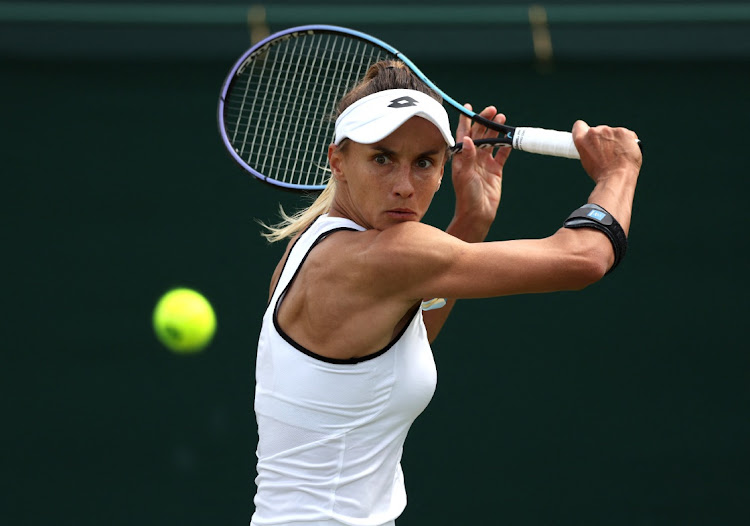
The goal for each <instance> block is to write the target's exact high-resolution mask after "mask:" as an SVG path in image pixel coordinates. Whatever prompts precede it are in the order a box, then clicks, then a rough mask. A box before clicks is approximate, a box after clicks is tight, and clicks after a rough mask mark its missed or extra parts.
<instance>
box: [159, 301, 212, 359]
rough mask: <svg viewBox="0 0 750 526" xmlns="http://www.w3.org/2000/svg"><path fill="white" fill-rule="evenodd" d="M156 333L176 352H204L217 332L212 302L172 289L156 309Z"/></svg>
mask: <svg viewBox="0 0 750 526" xmlns="http://www.w3.org/2000/svg"><path fill="white" fill-rule="evenodd" d="M153 322H154V331H155V332H156V336H157V338H158V339H159V341H161V342H162V343H163V344H164V345H165V346H166V347H167V348H168V349H170V350H172V351H174V352H176V353H186V354H187V353H194V352H198V351H201V350H203V349H204V348H205V347H206V346H207V345H208V344H209V343H211V339H212V338H213V337H214V333H215V332H216V315H215V314H214V309H213V307H211V304H210V303H209V302H208V300H207V299H206V298H205V297H203V295H202V294H200V293H199V292H196V291H195V290H192V289H187V288H177V289H172V290H170V291H169V292H167V293H166V294H164V295H163V296H162V297H161V299H159V301H158V303H157V304H156V308H154V316H153Z"/></svg>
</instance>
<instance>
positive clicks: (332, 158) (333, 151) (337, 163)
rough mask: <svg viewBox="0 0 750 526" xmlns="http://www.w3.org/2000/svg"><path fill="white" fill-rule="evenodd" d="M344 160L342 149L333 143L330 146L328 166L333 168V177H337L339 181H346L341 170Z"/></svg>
mask: <svg viewBox="0 0 750 526" xmlns="http://www.w3.org/2000/svg"><path fill="white" fill-rule="evenodd" d="M343 160H344V155H343V152H342V151H341V148H339V147H338V146H336V145H335V144H333V143H331V144H329V145H328V165H329V166H330V167H331V176H332V177H335V178H336V180H337V181H343V180H344V172H343V170H342V169H341V165H342V163H343Z"/></svg>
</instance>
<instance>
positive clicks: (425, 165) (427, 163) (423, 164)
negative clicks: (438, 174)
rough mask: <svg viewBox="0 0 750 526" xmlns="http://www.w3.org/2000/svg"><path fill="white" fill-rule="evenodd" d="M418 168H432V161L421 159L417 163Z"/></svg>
mask: <svg viewBox="0 0 750 526" xmlns="http://www.w3.org/2000/svg"><path fill="white" fill-rule="evenodd" d="M417 166H418V167H419V168H429V167H431V166H432V161H431V160H430V159H420V160H418V161H417Z"/></svg>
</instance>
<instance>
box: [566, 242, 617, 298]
mask: <svg viewBox="0 0 750 526" xmlns="http://www.w3.org/2000/svg"><path fill="white" fill-rule="evenodd" d="M612 263H613V262H612V257H611V254H608V253H606V252H604V251H601V250H591V251H587V252H586V253H584V254H580V255H579V256H578V257H576V262H575V264H573V265H572V269H571V270H572V272H571V274H572V285H573V286H572V287H571V289H572V290H582V289H585V288H586V287H588V286H589V285H593V284H594V283H596V282H598V281H599V280H601V279H602V278H603V277H604V276H605V275H606V274H607V272H609V269H610V267H611V265H612Z"/></svg>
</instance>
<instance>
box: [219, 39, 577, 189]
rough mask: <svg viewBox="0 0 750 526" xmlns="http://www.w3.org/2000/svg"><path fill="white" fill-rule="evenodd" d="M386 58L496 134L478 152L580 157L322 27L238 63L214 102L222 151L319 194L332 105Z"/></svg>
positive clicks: (256, 49)
mask: <svg viewBox="0 0 750 526" xmlns="http://www.w3.org/2000/svg"><path fill="white" fill-rule="evenodd" d="M386 59H392V60H400V61H402V62H403V63H405V64H406V65H407V66H408V67H409V68H410V69H411V70H412V72H414V74H415V75H416V76H417V77H419V78H420V79H421V80H422V81H423V82H424V83H425V84H426V85H428V86H429V87H430V88H432V89H433V90H435V92H437V93H438V94H439V95H440V96H442V98H443V100H444V101H445V102H446V103H447V104H448V105H449V106H451V107H453V108H454V109H456V110H457V111H459V112H460V113H462V114H463V115H466V116H467V117H470V118H471V120H472V121H474V122H477V123H480V124H482V125H484V126H486V127H487V128H490V129H492V130H495V131H498V132H499V133H500V136H499V137H497V138H496V139H482V140H477V141H475V143H476V144H477V146H480V147H487V146H497V145H500V146H511V147H513V148H515V149H517V150H523V151H526V152H533V153H539V154H544V155H553V156H558V157H568V158H576V159H577V158H579V156H578V151H577V150H576V147H575V145H574V144H573V136H572V134H571V133H569V132H560V131H554V130H545V129H541V128H529V127H517V128H514V127H512V126H506V125H502V124H498V123H496V122H492V121H490V120H488V119H485V118H483V117H481V116H480V115H478V114H477V113H475V112H473V111H471V110H468V109H466V108H464V107H463V105H461V104H459V103H458V102H456V101H455V100H454V99H452V98H451V97H449V96H448V95H446V94H445V93H444V92H443V91H441V90H440V89H439V88H438V87H437V86H436V85H435V84H433V83H432V82H431V81H430V80H429V79H428V78H427V77H426V76H425V75H424V74H423V73H422V72H421V71H420V70H419V68H417V66H416V65H414V63H413V62H412V61H411V60H409V59H408V58H406V57H405V56H404V55H403V54H402V53H400V52H399V51H398V50H396V49H395V48H394V47H392V46H390V45H388V44H386V43H385V42H383V41H381V40H378V39H377V38H375V37H372V36H370V35H367V34H365V33H361V32H359V31H354V30H351V29H346V28H343V27H336V26H327V25H308V26H299V27H293V28H290V29H286V30H284V31H281V32H279V33H275V34H273V35H271V36H269V37H268V38H266V39H265V40H262V41H261V42H258V43H257V44H255V45H254V46H253V47H251V48H250V49H248V50H247V51H246V52H245V54H244V55H242V57H240V59H239V60H238V61H237V62H236V63H235V64H234V66H233V67H232V69H231V71H230V72H229V75H228V76H227V78H226V80H225V82H224V85H223V86H222V89H221V96H220V98H219V108H218V119H219V130H220V133H221V137H222V139H223V142H224V145H225V146H226V148H227V150H228V151H229V153H230V154H231V155H232V157H233V158H234V160H235V161H237V163H238V164H239V165H240V166H241V167H242V168H244V169H245V170H247V171H248V172H250V173H251V174H252V175H254V176H255V177H257V178H258V179H260V180H261V181H265V182H267V183H271V184H273V185H276V186H279V187H283V188H288V189H293V190H303V191H314V190H322V189H323V188H325V186H326V183H327V181H328V177H329V172H328V170H327V164H328V159H327V152H328V145H329V144H330V143H331V142H332V141H333V136H334V124H335V115H334V114H335V110H336V106H337V104H338V101H339V99H340V98H341V97H342V96H343V95H344V94H345V93H346V92H347V91H349V90H350V89H351V88H352V87H354V85H355V84H356V83H357V82H359V80H360V79H361V78H362V77H364V75H365V72H366V71H367V69H368V68H369V67H370V65H371V64H373V63H374V62H377V61H379V60H386ZM459 149H460V144H459V145H457V147H456V148H455V150H456V151H457V150H459Z"/></svg>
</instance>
